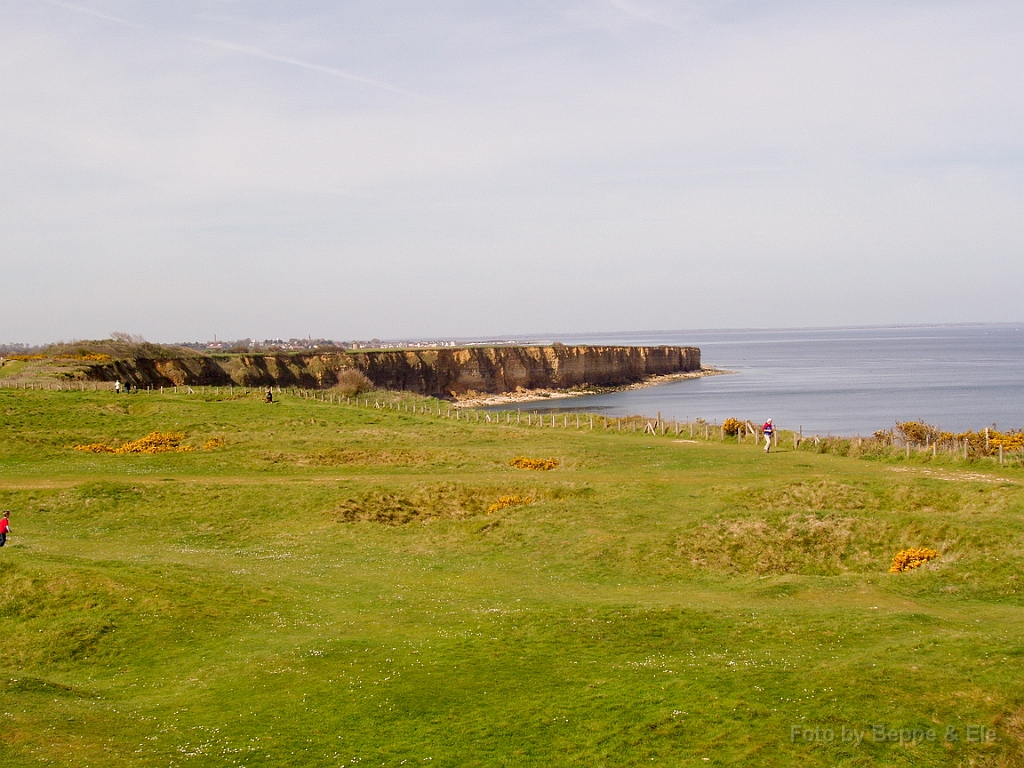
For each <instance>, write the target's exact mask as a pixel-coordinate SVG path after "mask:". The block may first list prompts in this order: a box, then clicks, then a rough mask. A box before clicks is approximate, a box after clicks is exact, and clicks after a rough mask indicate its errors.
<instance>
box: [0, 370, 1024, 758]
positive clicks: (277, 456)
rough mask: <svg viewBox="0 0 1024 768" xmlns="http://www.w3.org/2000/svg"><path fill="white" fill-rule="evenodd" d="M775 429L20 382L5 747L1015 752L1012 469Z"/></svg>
mask: <svg viewBox="0 0 1024 768" xmlns="http://www.w3.org/2000/svg"><path fill="white" fill-rule="evenodd" d="M371 399H372V395H371ZM410 402H412V400H410ZM172 430H173V431H180V432H183V433H185V436H186V437H185V444H187V445H189V446H193V447H194V450H191V451H188V452H168V453H158V454H153V455H148V454H127V455H120V454H109V453H89V452H84V451H76V450H74V448H73V446H75V445H82V444H93V443H106V444H110V445H117V444H121V443H123V442H126V441H129V440H134V439H137V438H140V437H143V436H145V435H147V434H148V433H150V432H153V431H162V432H165V431H172ZM212 438H222V439H223V446H222V447H214V448H210V449H206V448H204V446H205V445H207V442H208V441H209V440H211V439H212ZM786 445H787V441H786V439H785V437H784V439H783V440H782V441H780V447H779V449H778V450H777V451H776V452H774V453H772V454H771V455H768V456H766V455H765V454H764V453H763V452H762V451H761V450H759V449H757V448H756V447H755V446H754V445H753V444H751V443H749V442H748V443H747V444H744V445H738V444H735V443H721V442H718V441H711V442H704V441H689V440H677V439H674V438H673V437H672V436H671V435H669V436H662V435H656V436H655V435H649V434H648V435H644V434H616V433H614V432H605V431H602V430H594V431H593V432H591V431H589V430H579V431H577V430H576V429H574V428H568V429H562V428H558V429H552V428H550V427H548V428H544V429H539V428H537V427H527V426H526V425H525V424H524V425H519V426H517V425H514V424H513V425H505V424H489V423H476V422H468V421H466V420H460V421H455V420H449V419H444V418H438V417H437V416H436V415H421V414H413V413H411V412H408V411H397V410H375V409H373V408H372V407H371V408H364V407H355V406H352V407H350V406H345V405H339V404H331V403H325V402H319V401H314V400H307V399H304V398H301V397H295V396H290V395H287V394H285V395H282V396H281V397H280V401H279V402H278V403H275V404H273V405H266V404H263V403H261V402H260V399H259V395H258V394H251V395H244V394H238V393H235V394H231V395H228V394H225V393H220V394H216V393H199V394H173V393H170V392H168V393H166V394H156V393H139V394H137V395H131V396H125V395H121V396H116V395H114V394H113V393H110V392H77V391H63V392H45V391H32V390H0V509H10V510H11V512H12V518H11V528H12V531H13V532H12V534H11V536H10V538H9V540H8V545H7V546H6V547H4V548H3V549H0V639H2V640H0V765H3V766H5V767H6V766H11V767H14V766H18V767H20V766H42V765H57V766H97V768H105V767H108V766H109V767H118V766H252V767H254V768H255V767H256V766H261V767H262V766H353V765H359V766H388V767H389V768H390V767H391V766H400V765H406V766H411V765H421V766H538V767H541V766H544V767H547V766H574V765H579V766H687V765H693V766H715V765H762V766H792V765H796V764H799V765H801V766H869V765H887V766H888V765H892V766H902V765H907V766H911V765H914V766H917V765H925V766H928V765H934V766H949V765H963V766H968V765H970V766H1014V765H1024V675H1022V674H1021V671H1020V667H1019V666H1018V665H1019V664H1021V663H1022V662H1024V588H1021V587H1022V585H1021V584H1020V579H1021V576H1022V572H1024V569H1022V564H1024V558H1022V543H1024V521H1022V513H1024V492H1022V487H1021V481H1022V479H1024V470H1021V469H1020V468H1019V467H1010V466H1005V467H1000V466H998V465H997V464H995V463H993V462H981V463H968V462H957V461H955V460H953V459H951V458H950V459H946V460H936V461H931V460H930V459H929V457H927V456H925V457H915V458H912V459H910V460H905V459H902V458H900V457H890V458H884V459H883V458H876V459H874V460H867V459H863V458H862V459H855V458H847V457H841V456H835V455H828V454H819V453H814V452H811V451H796V450H792V449H791V448H787V447H786ZM790 445H791V441H790ZM516 456H527V457H535V458H549V457H554V458H557V459H558V460H559V466H558V467H557V468H556V469H554V470H551V471H529V470H521V469H516V468H514V467H512V466H510V465H509V461H510V460H511V459H512V458H514V457H516ZM502 496H517V497H519V499H518V501H519V502H520V503H514V504H512V505H510V506H505V507H502V508H500V509H497V510H494V511H489V509H490V507H491V506H492V505H493V504H495V502H497V501H498V500H499V499H500V498H501V497H502ZM907 547H931V548H934V549H936V550H938V551H939V553H940V555H939V557H938V558H937V559H935V560H932V561H931V562H929V563H928V564H927V565H925V566H922V567H921V568H918V569H916V570H914V571H910V572H907V573H899V574H890V573H889V572H888V570H889V565H890V562H891V560H892V558H893V556H894V555H895V554H896V552H898V551H900V550H901V549H904V548H907Z"/></svg>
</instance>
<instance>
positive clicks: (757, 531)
mask: <svg viewBox="0 0 1024 768" xmlns="http://www.w3.org/2000/svg"><path fill="white" fill-rule="evenodd" d="M878 527H879V523H878V522H876V521H868V520H864V519H861V518H856V517H850V516H845V515H839V514H825V515H817V514H813V513H795V514H792V515H789V516H787V517H783V518H781V519H778V518H776V519H770V518H760V517H754V518H735V519H731V520H717V521H715V522H710V523H705V524H703V525H701V526H700V527H698V528H696V529H695V530H693V531H691V532H689V533H687V534H686V535H684V536H681V537H680V538H679V539H678V541H677V545H676V551H677V554H678V555H679V556H680V557H683V558H685V559H688V560H689V561H690V563H691V564H692V565H694V566H697V567H700V568H706V569H709V570H715V571H722V572H725V573H732V574H740V573H748V574H756V575H761V576H763V575H771V574H784V573H806V574H836V573H841V572H844V571H847V570H867V569H868V568H870V567H871V566H873V565H876V561H877V557H876V556H874V555H872V549H873V548H874V549H877V543H875V542H873V541H872V539H873V538H874V537H875V536H877V533H878ZM883 527H884V525H883ZM872 544H874V545H875V546H874V547H872V546H871V545H872Z"/></svg>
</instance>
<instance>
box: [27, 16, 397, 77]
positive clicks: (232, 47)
mask: <svg viewBox="0 0 1024 768" xmlns="http://www.w3.org/2000/svg"><path fill="white" fill-rule="evenodd" d="M44 2H47V3H49V4H50V5H55V6H57V7H58V8H66V9H67V10H70V11H77V12H78V13H85V14H88V15H89V16H95V17H96V18H99V19H103V20H105V21H109V22H112V23H114V24H120V25H121V26H124V27H131V28H132V29H140V30H144V31H147V32H159V30H157V29H155V28H153V27H148V26H145V25H143V24H136V23H135V22H132V21H128V20H127V19H122V18H119V17H117V16H111V15H110V14H106V13H101V12H100V11H96V10H93V9H92V8H88V7H86V6H81V5H73V4H71V3H65V2H61V0H44ZM167 34H171V35H172V36H174V37H177V38H180V39H182V40H188V41H189V42H192V43H199V44H200V45H208V46H211V47H213V48H220V49H221V50H225V51H232V52H233V53H241V54H243V55H245V56H252V57H254V58H257V59H266V60H267V61H277V62H280V63H282V64H288V65H289V66H292V67H301V68H302V69H309V70H312V71H313V72H321V73H323V74H325V75H331V76H332V77H337V78H340V79H342V80H348V81H350V82H353V83H362V84H363V85H369V86H372V87H374V88H380V89H382V90H385V91H390V92H391V93H398V94H401V95H403V96H416V95H417V94H415V93H413V92H412V91H407V90H405V89H404V88H399V87H398V86H395V85H390V84H389V83H384V82H381V81H380V80H374V79H372V78H369V77H362V76H361V75H354V74H352V73H351V72H346V71H345V70H343V69H337V68H335V67H326V66H324V65H322V64H314V63H313V62H311V61H303V60H302V59H296V58H294V57H292V56H279V55H277V54H274V53H270V52H269V51H264V50H261V49H259V48H253V47H252V46H248V45H238V44H236V43H228V42H224V41H223V40H210V39H209V38H205V37H195V36H193V35H177V34H174V33H167Z"/></svg>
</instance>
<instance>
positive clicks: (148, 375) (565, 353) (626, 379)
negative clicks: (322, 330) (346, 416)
mask: <svg viewBox="0 0 1024 768" xmlns="http://www.w3.org/2000/svg"><path fill="white" fill-rule="evenodd" d="M353 369H354V370H357V371H360V372H362V373H363V374H364V375H365V376H366V377H367V378H368V379H369V380H370V381H371V382H373V384H374V385H375V386H377V387H380V388H382V389H393V390H407V391H410V392H416V393H419V394H423V395H432V396H435V397H457V396H460V395H465V394H467V393H489V394H500V393H506V392H517V391H524V390H531V389H570V388H572V387H585V386H595V387H613V386H621V385H625V384H634V383H636V382H640V381H643V380H645V379H647V378H650V377H651V376H659V375H666V374H672V373H687V372H693V371H699V370H700V350H699V349H697V348H696V347H597V346H594V347H591V346H572V347H570V346H564V345H561V344H555V345H552V346H544V347H541V346H531V347H515V346H508V347H464V348H457V349H456V348H452V349H422V350H394V351H392V350H379V351H353V352H344V351H339V352H329V353H321V354H260V353H256V354H250V355H245V354H242V355H211V356H195V357H178V358H173V359H163V360H161V359H149V358H131V359H126V360H117V361H112V362H109V363H103V364H97V365H92V366H89V369H88V372H87V376H88V378H89V379H92V380H96V381H113V380H115V379H120V380H123V381H131V382H133V383H134V384H136V385H137V386H154V387H157V386H164V387H166V386H187V385H227V384H236V385H239V386H249V387H271V386H281V387H305V388H316V389H325V388H330V387H333V386H334V385H335V384H337V382H338V376H339V374H340V373H342V372H343V371H346V370H353Z"/></svg>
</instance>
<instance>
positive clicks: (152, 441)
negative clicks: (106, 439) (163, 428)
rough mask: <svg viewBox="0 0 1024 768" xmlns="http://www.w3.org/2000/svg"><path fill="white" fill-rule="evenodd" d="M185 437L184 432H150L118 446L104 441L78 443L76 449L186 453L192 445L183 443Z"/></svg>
mask: <svg viewBox="0 0 1024 768" xmlns="http://www.w3.org/2000/svg"><path fill="white" fill-rule="evenodd" d="M184 439H185V433H184V432H150V433H149V434H148V435H146V436H145V437H140V438H139V439H138V440H130V441H129V442H127V443H123V444H122V445H119V446H116V447H115V446H112V445H106V444H104V443H92V444H90V445H76V446H75V450H76V451H88V452H90V453H167V452H169V451H174V452H177V453H184V452H187V451H191V450H192V446H191V445H182V444H181V441H182V440H184Z"/></svg>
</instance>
